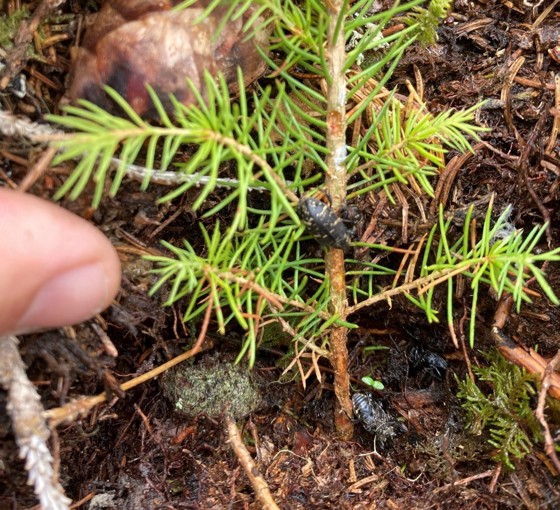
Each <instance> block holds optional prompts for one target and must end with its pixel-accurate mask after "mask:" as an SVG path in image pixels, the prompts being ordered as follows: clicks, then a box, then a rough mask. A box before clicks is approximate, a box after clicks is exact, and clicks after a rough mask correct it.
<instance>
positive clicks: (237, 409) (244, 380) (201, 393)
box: [161, 358, 261, 419]
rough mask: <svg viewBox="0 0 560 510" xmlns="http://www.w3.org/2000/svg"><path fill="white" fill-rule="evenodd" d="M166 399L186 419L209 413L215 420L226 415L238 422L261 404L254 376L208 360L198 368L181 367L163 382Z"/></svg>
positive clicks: (231, 366) (168, 375)
mask: <svg viewBox="0 0 560 510" xmlns="http://www.w3.org/2000/svg"><path fill="white" fill-rule="evenodd" d="M161 387H162V389H163V393H164V394H165V396H166V397H167V398H168V399H169V400H170V401H171V402H172V403H173V405H174V407H175V410H176V411H177V412H178V413H180V414H183V415H185V416H189V417H194V416H197V415H199V414H206V415H207V416H208V417H210V418H216V417H218V416H220V415H221V414H222V413H224V412H226V413H227V414H229V415H231V416H232V417H233V418H235V419H238V418H242V417H244V416H247V415H248V414H249V413H251V412H252V411H254V410H255V409H256V408H257V407H258V406H259V404H260V403H261V395H260V392H259V389H258V386H257V384H256V381H255V377H254V376H253V375H252V373H251V372H249V371H248V370H247V369H244V368H242V367H240V366H238V365H234V364H232V363H229V362H223V361H216V360H215V359H213V358H208V359H207V360H206V361H204V362H202V363H199V364H197V365H186V364H183V365H180V366H178V367H176V368H173V369H171V370H169V371H168V372H166V373H165V375H164V376H163V378H162V380H161Z"/></svg>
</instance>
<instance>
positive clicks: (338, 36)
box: [325, 0, 354, 439]
mask: <svg viewBox="0 0 560 510" xmlns="http://www.w3.org/2000/svg"><path fill="white" fill-rule="evenodd" d="M326 5H327V8H328V12H329V16H330V21H329V26H328V31H327V37H328V40H327V52H326V54H327V58H328V70H329V75H330V80H329V82H328V106H327V148H328V149H329V156H328V157H327V165H328V170H327V176H326V179H325V186H326V189H327V193H328V194H329V196H330V198H331V201H332V207H333V208H334V209H335V211H339V210H340V209H341V208H342V207H343V205H344V202H345V200H346V182H347V172H346V163H345V160H346V75H345V73H344V60H345V58H346V50H345V41H344V29H343V27H344V24H343V23H340V24H339V22H338V21H339V19H340V18H341V17H343V16H344V12H343V11H344V2H343V1H340V0H334V1H330V0H327V1H326ZM326 270H327V275H328V277H329V280H330V291H331V312H332V313H333V314H335V315H337V316H338V317H340V318H341V319H345V318H346V316H347V315H348V300H347V298H346V281H345V267H344V253H343V252H342V250H339V249H335V248H330V249H329V250H328V253H327V257H326ZM347 340H348V331H347V329H346V328H344V327H334V328H332V330H331V333H330V362H331V364H332V366H333V368H334V391H335V394H336V397H337V404H336V408H335V425H336V430H337V433H338V434H339V435H340V436H341V437H342V438H344V439H350V438H351V437H352V434H353V432H354V426H353V424H352V420H351V416H352V402H351V400H350V379H349V374H348V349H347V345H346V343H347Z"/></svg>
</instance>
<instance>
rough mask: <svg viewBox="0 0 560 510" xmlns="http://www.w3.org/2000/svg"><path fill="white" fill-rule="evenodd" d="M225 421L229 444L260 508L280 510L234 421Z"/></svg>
mask: <svg viewBox="0 0 560 510" xmlns="http://www.w3.org/2000/svg"><path fill="white" fill-rule="evenodd" d="M225 420H226V428H227V433H228V441H229V444H230V445H231V447H232V448H233V451H234V452H235V455H237V458H238V460H239V463H240V464H241V466H242V467H243V469H244V470H245V473H246V474H247V476H248V478H249V481H250V482H251V485H252V486H253V489H255V493H256V495H257V499H258V500H259V501H260V503H261V505H262V508H263V509H264V510H280V507H279V506H278V505H277V504H276V502H275V501H274V498H273V497H272V494H271V493H270V490H269V488H268V484H267V483H266V480H265V479H264V478H263V476H262V475H261V473H260V472H259V470H258V469H257V466H255V463H254V462H253V459H252V458H251V455H250V454H249V452H248V451H247V448H245V445H244V444H243V439H241V435H240V434H239V430H237V425H236V424H235V421H234V420H233V418H232V417H231V416H226V418H225Z"/></svg>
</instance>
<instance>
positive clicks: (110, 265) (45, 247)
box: [0, 189, 121, 335]
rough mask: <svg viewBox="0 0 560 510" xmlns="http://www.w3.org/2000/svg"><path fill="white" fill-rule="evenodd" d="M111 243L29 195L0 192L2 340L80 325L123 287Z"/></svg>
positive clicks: (91, 228) (82, 222) (78, 220)
mask: <svg viewBox="0 0 560 510" xmlns="http://www.w3.org/2000/svg"><path fill="white" fill-rule="evenodd" d="M120 277H121V272H120V263H119V259H118V256H117V253H116V252H115V249H114V248H113V246H112V245H111V243H110V242H109V240H108V239H107V238H106V237H105V236H104V235H103V234H102V233H101V232H100V231H99V230H97V229H96V228H95V227H94V226H92V225H91V224H89V223H88V222H87V221H85V220H83V219H82V218H79V217H78V216H76V215H74V214H71V213H70V212H68V211H66V210H64V209H62V208H61V207H60V206H58V205H56V204H53V203H50V202H47V201H45V200H41V199H39V198H37V197H34V196H31V195H25V194H23V193H19V192H15V191H9V190H6V189H0V335H5V334H21V333H26V332H30V331H34V330H37V329H42V328H54V327H60V326H65V325H71V324H76V323H79V322H82V321H84V320H86V319H88V318H90V317H93V316H94V315H95V314H97V313H99V312H101V311H102V310H104V309H105V308H107V307H108V306H109V305H110V304H111V302H112V300H113V299H114V297H115V296H116V294H117V291H118V289H119V285H120Z"/></svg>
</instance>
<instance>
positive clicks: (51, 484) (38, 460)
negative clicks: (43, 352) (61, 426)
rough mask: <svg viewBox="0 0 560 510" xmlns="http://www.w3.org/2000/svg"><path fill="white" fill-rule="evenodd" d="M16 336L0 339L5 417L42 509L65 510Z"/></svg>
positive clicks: (40, 412)
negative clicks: (5, 394)
mask: <svg viewBox="0 0 560 510" xmlns="http://www.w3.org/2000/svg"><path fill="white" fill-rule="evenodd" d="M17 346H18V340H17V338H16V337H15V336H1V337H0V384H2V386H3V388H4V389H5V390H6V392H7V393H8V405H7V409H8V414H9V415H10V417H11V419H12V428H13V431H14V435H15V437H16V442H17V445H18V447H19V452H20V457H21V458H22V459H25V469H26V470H27V473H28V476H29V484H30V485H33V486H34V487H35V494H37V496H38V498H39V501H40V503H41V508H42V509H43V510H66V509H68V508H70V503H71V501H70V499H68V498H67V497H66V496H65V495H64V493H63V490H62V487H61V486H60V484H59V483H58V476H57V475H56V474H55V472H54V470H53V466H52V463H53V458H52V455H51V453H50V451H49V449H48V447H47V440H48V439H49V437H50V430H49V428H48V427H47V424H46V422H45V418H44V412H45V411H44V409H43V406H42V405H41V398H40V397H39V394H38V393H37V391H36V390H35V387H34V386H33V384H32V383H31V381H29V379H28V378H27V374H26V373H25V368H24V365H23V361H22V359H21V356H20V355H19V351H18V347H17Z"/></svg>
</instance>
